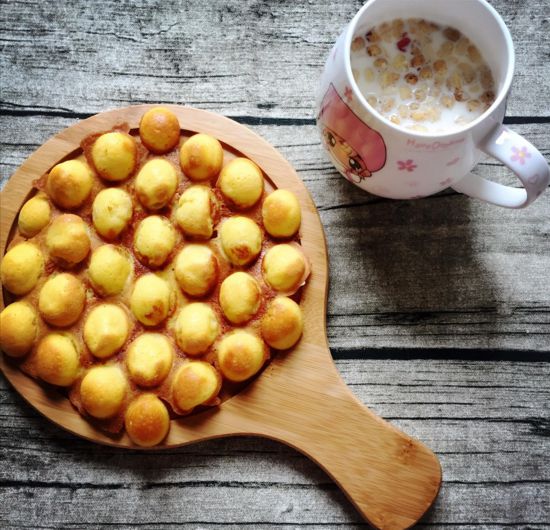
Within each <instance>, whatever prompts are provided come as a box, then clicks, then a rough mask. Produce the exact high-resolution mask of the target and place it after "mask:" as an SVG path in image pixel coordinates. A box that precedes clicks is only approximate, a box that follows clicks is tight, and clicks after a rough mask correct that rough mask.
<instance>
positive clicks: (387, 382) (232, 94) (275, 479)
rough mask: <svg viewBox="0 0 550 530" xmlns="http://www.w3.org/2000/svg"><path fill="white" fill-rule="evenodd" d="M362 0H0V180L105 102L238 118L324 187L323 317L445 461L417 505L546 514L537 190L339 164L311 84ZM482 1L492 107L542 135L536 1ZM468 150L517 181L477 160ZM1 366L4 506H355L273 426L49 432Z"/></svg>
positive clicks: (542, 256)
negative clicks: (225, 430)
mask: <svg viewBox="0 0 550 530" xmlns="http://www.w3.org/2000/svg"><path fill="white" fill-rule="evenodd" d="M361 4H362V2H361V1H348V2H340V3H334V2H330V1H328V0H322V1H313V0H312V1H297V2H268V1H248V2H241V1H237V0H235V1H224V2H221V1H220V2H218V1H215V2H206V3H205V2H199V1H188V2H176V1H175V0H174V1H166V2H137V1H130V0H127V1H120V2H115V1H106V0H99V1H98V2H93V3H85V2H82V1H76V2H65V3H61V2H58V3H52V2H37V1H32V0H26V1H10V0H5V1H4V2H2V6H1V8H0V42H1V45H2V47H1V50H0V71H1V72H2V74H1V75H0V87H1V90H0V130H1V131H2V134H0V176H1V181H2V184H3V185H4V184H5V181H6V180H7V178H9V176H10V175H11V174H12V173H13V172H14V171H15V170H16V168H17V167H18V166H19V165H20V164H21V163H22V162H23V161H24V160H25V158H27V157H28V156H29V155H30V154H31V153H32V152H33V151H34V150H35V149H36V148H37V147H38V146H39V145H41V144H42V143H44V142H45V141H46V140H47V139H48V138H50V137H51V136H52V135H54V134H57V133H58V132H59V131H60V130H62V129H63V128H65V127H67V126H69V125H72V124H74V123H76V122H77V121H78V120H79V119H81V118H85V117H88V116H90V115H92V114H95V113H97V112H100V111H103V110H106V109H111V108H115V107H120V106H125V105H129V104H135V103H178V104H182V103H183V104H188V105H192V106H195V107H199V108H202V109H207V110H212V111H214V112H218V113H221V114H224V115H227V116H230V117H236V118H237V119H238V121H241V122H242V123H244V124H247V125H249V126H250V127H251V128H252V129H253V130H254V131H255V132H256V133H258V134H260V135H261V136H262V137H264V138H265V139H266V140H267V141H268V142H270V143H271V144H272V145H274V146H275V147H276V148H277V149H278V150H279V151H280V152H281V153H282V154H283V156H284V157H285V158H287V160H289V161H290V162H291V164H292V165H293V166H294V168H295V169H296V170H297V172H298V174H299V176H300V177H301V178H302V180H303V181H304V183H305V185H306V187H307V188H308V190H309V192H310V193H311V195H312V198H313V200H314V202H315V204H316V206H317V207H318V209H319V213H320V216H321V221H322V224H323V226H324V228H325V232H326V235H327V243H328V249H329V258H330V291H329V299H328V311H327V329H328V337H329V343H330V346H331V350H332V353H333V356H335V357H336V358H337V367H338V369H339V370H340V372H341V373H342V376H343V378H344V380H345V381H346V383H348V384H350V385H351V388H352V390H353V391H354V392H355V393H356V395H357V396H358V397H359V399H360V400H361V401H363V402H364V403H365V404H367V405H368V406H369V407H370V408H371V409H372V410H373V411H374V412H376V413H378V414H380V415H381V416H382V417H385V418H387V419H389V420H390V421H391V422H392V423H393V424H395V425H396V426H397V427H399V428H401V429H403V430H405V431H406V432H407V433H409V434H411V435H413V436H415V437H417V438H418V439H420V440H422V441H423V442H424V443H426V445H428V446H429V447H430V448H431V449H433V450H434V451H435V452H436V454H437V455H438V458H439V459H440V461H441V463H442V466H443V473H444V475H443V479H444V482H443V487H442V490H441V493H440V495H439V497H438V500H437V502H436V504H435V506H434V508H433V509H432V510H431V511H430V512H429V513H428V515H427V517H426V518H424V520H423V522H422V524H421V525H420V527H430V528H445V529H451V528H452V529H453V530H456V529H468V530H470V529H471V530H474V529H475V530H480V529H482V528H483V529H485V528H488V529H492V528H522V529H527V528H529V529H537V530H538V529H543V528H548V527H549V525H550V506H549V504H548V501H547V499H548V497H549V496H550V491H549V483H550V482H549V481H550V477H549V476H548V469H550V461H549V454H550V447H549V440H550V434H549V425H550V411H549V399H548V398H549V394H550V369H549V367H550V364H549V363H548V353H549V351H550V346H549V344H550V287H549V282H548V272H547V271H548V265H547V263H548V260H549V259H550V250H549V245H550V241H549V237H550V236H549V234H550V200H549V199H548V196H543V197H542V198H541V199H540V200H539V201H537V202H536V203H535V204H534V205H532V206H531V207H529V208H528V209H526V210H524V211H517V212H516V211H508V210H503V209H500V208H496V207H492V206H487V205H484V204H482V203H480V202H478V201H475V200H471V199H468V198H466V197H463V196H461V195H459V194H456V193H454V192H452V191H451V190H448V191H446V192H443V193H442V194H440V195H437V196H434V197H431V198H427V199H423V200H419V201H414V202H410V201H403V202H394V201H388V200H385V199H380V198H377V197H373V196H369V195H368V194H365V193H363V192H361V191H360V190H358V189H356V188H354V187H352V186H351V185H349V184H348V183H346V182H345V181H344V179H342V178H341V177H340V176H339V175H338V174H337V173H336V172H335V171H334V169H333V168H332V166H331V165H330V163H329V162H328V161H327V159H326V158H325V156H324V154H323V152H322V150H321V148H320V145H319V141H318V136H317V132H316V130H315V127H314V124H313V112H314V110H313V109H314V92H315V87H316V83H317V79H318V76H319V74H320V71H321V69H322V65H323V63H324V60H325V56H326V54H327V53H328V51H329V49H330V47H331V45H332V43H333V41H334V39H335V38H336V36H337V35H338V34H339V32H340V31H341V29H342V28H343V26H344V25H345V24H346V23H347V22H348V21H349V19H350V18H351V17H352V16H353V14H354V13H355V12H356V10H357V9H358V8H359V7H360V6H361ZM491 4H492V5H493V6H494V7H495V8H496V9H497V10H498V11H499V13H501V15H502V16H503V18H504V20H505V22H506V24H507V25H508V27H509V28H510V31H511V34H512V37H513V40H514V43H515V47H516V73H515V77H514V82H513V85H512V93H511V96H510V99H509V103H508V111H507V120H506V121H507V123H509V124H510V126H511V127H513V128H514V129H515V130H517V131H518V132H520V133H521V134H524V135H525V136H526V138H527V139H528V140H529V141H531V142H532V143H533V144H534V145H536V146H537V147H538V148H539V149H540V150H541V151H542V152H543V154H544V155H545V156H546V157H548V156H549V154H550V133H549V128H550V125H549V124H550V102H549V96H548V95H549V94H550V73H549V71H548V64H549V60H550V58H549V55H548V50H549V49H550V31H549V29H550V21H549V16H548V9H547V2H546V0H529V1H527V2H525V1H523V0H491ZM476 171H478V172H479V173H483V174H484V175H486V176H489V177H490V178H495V179H498V180H499V181H501V182H504V183H508V184H512V185H514V184H515V180H514V178H513V177H512V176H510V175H509V174H508V173H507V172H506V171H504V170H503V169H502V168H501V167H500V166H499V165H497V164H495V163H493V162H492V161H487V162H484V163H482V164H480V166H478V168H477V169H476ZM547 195H548V194H547ZM1 215H2V209H1V208H0V216H1ZM1 385H2V387H1V391H0V404H1V405H0V406H1V409H0V414H2V424H1V425H2V427H1V428H0V454H1V455H2V458H3V460H4V462H5V463H6V465H3V466H2V471H1V472H0V480H2V481H3V486H4V487H3V490H2V493H3V495H4V498H5V499H6V502H2V503H1V505H0V526H2V527H5V528H77V527H78V528H80V527H83V526H88V527H99V526H106V525H107V524H108V525H109V527H113V528H127V527H135V528H143V527H147V528H175V527H176V526H177V527H181V526H183V527H186V528H219V527H220V526H222V527H227V528H235V529H236V528H250V527H253V528H273V527H276V528H319V527H321V528H355V527H362V526H364V525H365V523H362V522H361V521H362V520H361V518H360V516H359V514H358V513H357V511H356V510H355V509H354V508H353V507H352V505H351V504H350V503H349V502H348V501H347V500H346V499H345V497H344V496H343V494H341V493H340V491H339V490H338V489H337V487H336V486H335V485H334V483H333V482H332V481H331V480H330V479H329V478H328V476H327V475H325V474H324V473H323V472H322V471H321V470H320V469H319V468H318V467H317V466H316V465H315V464H313V463H312V462H310V461H309V460H308V459H306V458H305V457H304V456H302V455H301V454H300V453H298V452H296V451H293V450H292V449H289V448H286V447H285V446H283V445H280V444H277V443H275V442H270V441H266V440H261V439H257V438H243V439H240V438H233V439H227V440H225V439H224V440H218V441H210V442H206V443H203V444H199V445H194V446H190V447H187V448H182V449H176V450H173V451H170V452H168V453H155V452H152V453H147V454H143V453H142V452H132V451H130V452H121V451H120V450H117V449H110V448H104V447H100V446H96V445H94V444H91V443H89V442H85V441H82V440H79V439H78V438H75V437H74V436H72V435H70V434H67V433H65V432H64V431H62V430H60V429H59V428H58V427H56V426H54V425H52V424H50V423H49V422H48V421H47V420H45V419H44V418H42V417H40V416H39V415H38V414H37V413H36V412H35V411H34V410H33V409H31V408H30V407H29V406H28V405H26V404H25V403H24V402H23V400H22V399H21V398H20V397H19V396H18V395H17V394H16V393H15V392H14V391H13V390H12V389H11V388H10V387H9V385H8V384H7V383H6V382H5V381H4V380H2V382H1ZM180 525H181V526H180Z"/></svg>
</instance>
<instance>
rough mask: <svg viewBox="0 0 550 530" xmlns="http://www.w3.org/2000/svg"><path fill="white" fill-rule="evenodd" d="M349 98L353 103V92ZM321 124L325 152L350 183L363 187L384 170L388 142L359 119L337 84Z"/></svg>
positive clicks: (328, 96) (322, 112)
mask: <svg viewBox="0 0 550 530" xmlns="http://www.w3.org/2000/svg"><path fill="white" fill-rule="evenodd" d="M348 90H349V89H348ZM347 97H348V99H351V94H350V92H347ZM317 120H318V123H319V126H320V128H321V134H322V137H323V143H324V146H325V149H326V150H327V151H328V153H329V155H330V157H331V159H332V161H333V163H334V165H335V166H336V167H337V168H338V170H339V171H340V173H342V174H343V175H344V176H345V177H346V178H347V179H348V180H349V181H351V182H353V183H355V184H359V183H360V182H361V181H362V180H364V179H366V178H369V177H371V176H372V174H373V173H374V172H376V171H379V170H380V169H382V168H383V167H384V164H385V163H386V145H385V143H384V139H383V138H382V136H381V135H380V134H379V133H378V132H376V131H375V130H374V129H372V128H371V127H369V126H368V125H367V124H366V123H365V122H363V121H362V120H361V119H360V118H359V117H358V116H357V114H356V113H355V112H354V111H353V110H352V109H351V108H350V107H349V106H348V105H347V104H346V103H345V101H344V100H343V99H342V98H341V97H340V95H339V94H338V92H337V91H336V89H335V88H334V85H333V84H330V85H329V88H328V90H327V91H326V93H325V96H324V97H323V101H322V102H321V106H320V110H319V114H318V116H317ZM344 138H345V139H344Z"/></svg>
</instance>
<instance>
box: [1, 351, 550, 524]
mask: <svg viewBox="0 0 550 530" xmlns="http://www.w3.org/2000/svg"><path fill="white" fill-rule="evenodd" d="M337 365H338V368H339V369H340V372H341V373H342V376H343V378H344V380H345V381H346V383H347V384H348V385H350V386H351V387H352V388H353V390H354V392H356V394H357V396H358V397H359V398H360V399H361V400H362V401H364V402H365V403H366V404H368V405H369V406H370V407H371V408H372V409H373V410H374V411H376V412H377V413H379V414H382V415H383V416H385V417H386V418H390V419H391V421H392V423H394V424H395V425H396V426H398V427H400V428H404V429H406V430H407V431H408V432H410V433H411V434H413V435H415V436H418V437H420V439H422V440H423V441H425V442H426V443H427V444H428V445H430V446H431V447H432V448H433V449H434V450H435V451H436V453H437V454H438V456H439V458H440V459H441V462H442V466H443V469H444V476H445V481H444V486H443V489H442V491H441V494H440V497H439V498H438V501H437V503H436V505H435V507H434V509H433V510H432V511H431V512H430V513H429V515H428V516H427V518H426V519H425V520H424V523H425V524H426V525H428V526H436V527H438V528H439V527H440V526H441V527H445V525H446V524H449V523H453V524H454V525H462V524H464V525H465V527H467V526H468V525H471V526H476V525H478V526H477V527H478V528H479V527H483V524H488V525H489V526H493V527H494V526H497V527H506V526H511V525H514V524H515V525H517V526H518V527H521V525H522V524H527V523H529V527H530V528H531V527H533V528H536V527H537V524H538V525H539V526H540V527H543V526H544V524H545V522H547V521H548V518H549V517H550V507H549V506H548V503H547V498H548V495H549V494H550V453H549V452H548V450H547V449H548V435H549V433H548V412H549V408H548V395H549V394H550V386H549V383H548V381H550V368H549V365H548V363H508V362H492V363H484V362H463V361H425V360H420V361H408V362H405V363H404V362H400V361H364V360H363V361H338V363H337ZM0 403H1V406H2V409H1V410H2V417H3V424H4V426H5V428H4V429H2V431H0V447H2V453H3V457H4V458H3V460H4V465H3V466H2V469H1V470H0V480H2V481H3V484H4V490H3V492H4V495H3V496H4V498H5V499H7V501H8V502H5V503H3V504H2V507H0V520H1V519H2V518H5V520H7V521H9V522H10V523H11V524H13V525H23V526H24V525H25V524H27V525H28V524H35V523H38V522H40V521H39V520H38V514H40V517H41V518H42V519H41V521H42V522H43V523H45V525H46V527H47V526H48V525H52V526H57V525H58V524H59V527H70V526H71V525H73V526H78V524H84V523H86V522H90V523H95V524H101V523H102V522H110V523H112V524H114V525H115V526H116V525H123V524H137V523H141V524H142V525H146V526H150V525H153V524H155V523H156V524H157V525H161V524H185V523H187V524H188V525H189V527H192V525H204V527H209V526H211V527H214V526H215V523H219V522H220V521H224V522H225V523H231V522H233V523H235V524H238V523H239V522H243V523H249V525H253V524H254V525H256V524H258V525H261V524H264V525H265V527H268V526H269V525H271V524H278V525H279V524H280V525H284V524H286V525H289V526H292V525H295V526H299V525H300V526H301V525H308V524H312V525H313V524H315V525H317V524H318V523H322V526H323V525H324V526H329V527H331V525H335V526H337V525H351V524H353V523H357V524H359V523H360V521H361V520H360V519H359V517H358V515H357V513H356V512H355V511H354V509H353V508H352V507H351V505H350V504H349V503H348V502H347V501H346V500H345V498H344V497H343V495H342V494H341V493H340V492H339V491H338V490H337V489H336V487H335V486H334V485H333V483H332V482H331V481H330V479H329V478H328V477H327V476H326V475H325V474H324V473H323V472H322V471H321V470H320V469H319V468H318V467H317V466H315V465H314V464H313V463H312V462H310V461H309V460H307V459H306V458H305V457H303V456H302V455H300V454H299V453H297V452H295V451H293V450H292V449H289V448H287V447H284V446H282V445H279V444H277V443H275V442H271V441H268V440H261V439H253V438H242V439H223V440H217V441H211V442H206V443H202V444H199V445H195V446H190V447H187V448H182V449H178V450H170V451H169V452H161V453H146V454H144V453H141V452H136V451H129V452H121V451H118V450H116V449H112V448H108V447H100V446H96V445H93V444H90V443H88V442H85V441H82V440H80V439H77V438H74V437H73V436H71V435H69V434H66V433H64V432H63V431H61V430H59V429H57V428H56V427H54V426H52V425H50V424H49V423H48V422H47V421H46V420H44V419H43V418H41V417H40V416H38V415H37V414H36V413H34V412H33V411H32V410H31V409H30V408H29V407H28V406H27V405H26V404H24V403H23V402H22V400H21V398H19V396H17V395H15V394H14V393H13V392H11V390H9V389H7V388H6V385H5V383H2V386H1V387H0ZM512 463H513V464H512ZM20 498H29V499H32V501H30V504H29V508H28V509H24V506H23V505H22V504H21V503H20V502H17V500H18V499H20ZM198 499H200V501H198ZM10 506H13V509H11V508H10ZM209 506H211V507H212V508H211V509H210V508H206V507H209ZM237 506H246V510H239V509H237V508H236V507H237ZM30 507H32V509H31V508H30ZM472 507H474V508H473V509H472ZM2 510H3V512H2ZM306 527H307V526H306Z"/></svg>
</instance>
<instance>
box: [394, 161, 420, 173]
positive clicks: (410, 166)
mask: <svg viewBox="0 0 550 530" xmlns="http://www.w3.org/2000/svg"><path fill="white" fill-rule="evenodd" d="M417 167H418V166H417V165H416V164H415V163H414V161H413V160H411V159H410V158H409V159H407V160H398V161H397V169H399V171H409V172H410V173H412V172H413V171H414V170H415V169H416V168H417Z"/></svg>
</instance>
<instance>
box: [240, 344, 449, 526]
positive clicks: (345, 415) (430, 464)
mask: <svg viewBox="0 0 550 530" xmlns="http://www.w3.org/2000/svg"><path fill="white" fill-rule="evenodd" d="M320 353H321V352H317V353H316V354H315V355H312V356H311V357H310V359H311V360H312V361H313V362H311V364H310V365H309V366H303V368H304V370H307V371H302V375H303V376H305V377H302V378H301V380H300V379H296V380H293V378H292V375H290V378H291V379H290V380H289V371H287V372H286V373H285V372H283V371H282V370H281V372H280V373H281V375H282V376H283V377H285V376H286V377H285V381H284V382H283V381H282V380H281V381H280V382H279V383H278V384H277V386H278V387H279V389H280V392H279V393H277V394H272V395H271V396H270V401H269V405H267V404H266V403H265V402H255V403H254V405H253V406H252V407H251V408H248V407H249V406H250V405H252V403H249V405H247V413H248V417H249V419H251V420H253V416H254V415H255V414H254V413H255V412H257V413H258V414H259V417H261V418H262V419H263V421H262V422H261V428H260V429H258V430H257V431H255V433H256V434H263V435H265V436H269V437H270V438H274V439H277V440H280V441H282V442H283V443H285V444H287V445H290V446H292V447H294V448H295V449H297V450H299V451H300V452H302V453H304V454H305V455H306V456H308V457H309V458H311V459H312V460H313V461H315V462H316V463H317V464H319V465H320V466H321V467H322V468H323V469H324V470H325V471H326V472H327V473H328V474H329V475H330V476H331V477H332V478H333V479H334V481H335V482H336V483H337V484H338V485H339V486H340V487H341V488H342V490H343V491H344V493H345V494H346V495H347V496H348V498H349V499H350V500H351V502H352V503H353V504H354V505H355V507H356V508H357V509H358V510H359V512H360V513H361V514H362V515H363V516H364V517H365V518H366V519H367V520H368V521H369V522H370V523H371V524H372V525H373V526H375V527H377V528H381V529H403V528H409V527H410V526H412V525H414V524H415V523H416V522H417V521H418V520H419V519H420V518H421V517H422V516H423V515H424V513H425V512H426V511H427V510H428V508H429V507H430V506H431V504H432V503H433V501H434V500H435V498H436V496H437V494H438V491H439V487H440V484H441V466H440V464H439V461H438V459H437V457H436V456H435V455H434V454H433V453H432V451H430V449H428V448H427V447H426V446H425V445H423V444H422V443H421V442H419V441H418V440H415V439H414V438H411V437H410V436H408V435H406V434H405V433H403V432H401V431H399V430H398V429H397V428H395V427H393V426H392V425H390V424H389V423H387V422H385V421H384V420H382V419H380V418H379V417H378V416H376V415H375V414H374V413H373V412H371V411H370V410H369V409H368V408H367V407H365V406H364V405H363V404H362V403H361V402H359V400H358V399H357V398H356V397H355V396H354V395H353V394H352V393H351V391H350V390H349V389H348V387H347V386H346V384H345V383H344V382H343V381H342V379H341V378H340V376H339V374H338V372H337V370H336V368H335V367H334V365H333V364H332V362H330V361H329V362H328V363H327V362H326V360H325V361H324V362H323V361H321V362H323V364H324V370H323V371H319V370H316V369H315V364H316V361H319V360H320V357H323V356H324V355H319V354H320ZM326 354H327V355H330V354H329V353H328V351H327V352H326ZM285 362H291V363H292V360H291V358H289V359H287V361H285ZM308 364H309V363H308ZM331 365H332V369H331ZM290 373H291V374H292V371H291V372H290ZM294 373H296V372H294ZM274 377H277V376H276V375H274ZM256 403H257V404H258V405H259V406H260V407H261V410H258V409H256V406H255V405H256ZM252 409H256V410H255V411H253V410H252ZM243 413H244V411H241V414H240V416H241V415H242V414H243ZM266 416H269V417H270V420H269V422H266ZM258 426H259V425H258ZM252 430H253V429H252Z"/></svg>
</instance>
